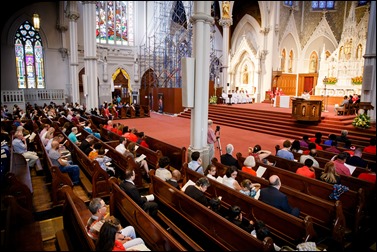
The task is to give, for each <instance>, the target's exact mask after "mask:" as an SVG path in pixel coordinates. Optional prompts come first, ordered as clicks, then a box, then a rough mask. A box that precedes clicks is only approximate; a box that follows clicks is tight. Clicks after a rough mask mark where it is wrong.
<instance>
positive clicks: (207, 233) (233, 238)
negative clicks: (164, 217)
mask: <svg viewBox="0 0 377 252" xmlns="http://www.w3.org/2000/svg"><path fill="white" fill-rule="evenodd" d="M150 177H151V182H152V187H151V193H153V195H154V196H155V198H157V199H158V202H159V203H161V204H163V205H164V206H166V207H168V208H169V209H170V210H172V211H174V212H175V213H176V214H178V215H179V216H180V217H182V218H184V219H185V220H186V221H187V223H189V225H191V226H192V228H195V229H197V230H198V232H200V233H202V234H203V236H204V237H206V239H208V240H209V241H212V242H214V243H216V244H217V245H218V246H219V247H220V248H222V250H252V251H272V250H273V246H272V245H273V241H272V239H271V238H270V237H266V238H265V240H264V241H263V242H262V241H260V240H258V239H256V238H255V237H253V236H252V235H251V234H249V233H248V232H246V231H245V230H243V229H241V228H240V227H238V226H236V225H234V224H233V223H231V222H229V221H228V220H226V219H225V218H223V217H221V216H220V215H217V214H215V213H214V212H213V211H212V210H210V209H208V208H206V207H205V206H203V205H202V204H200V203H198V202H197V201H195V200H193V199H192V198H190V197H189V196H187V195H186V194H184V192H182V191H180V190H177V189H176V188H174V187H173V186H171V185H170V184H168V183H166V182H165V181H162V180H161V179H160V178H158V177H156V176H154V175H153V174H152V173H150ZM204 237H203V238H204Z"/></svg>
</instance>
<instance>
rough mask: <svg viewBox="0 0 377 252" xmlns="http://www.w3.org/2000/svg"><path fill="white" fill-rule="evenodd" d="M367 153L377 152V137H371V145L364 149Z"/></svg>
mask: <svg viewBox="0 0 377 252" xmlns="http://www.w3.org/2000/svg"><path fill="white" fill-rule="evenodd" d="M363 151H364V152H365V153H370V154H376V137H371V138H370V140H369V145H368V146H366V147H365V148H364V150H363Z"/></svg>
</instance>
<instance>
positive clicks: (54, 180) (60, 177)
mask: <svg viewBox="0 0 377 252" xmlns="http://www.w3.org/2000/svg"><path fill="white" fill-rule="evenodd" d="M34 142H35V144H36V147H37V150H38V151H40V152H42V157H40V158H41V159H42V162H43V163H42V164H43V167H45V168H48V169H47V170H48V171H49V172H50V176H51V198H52V205H53V206H56V205H60V204H62V203H63V201H64V198H59V197H58V190H59V188H60V187H62V186H63V185H67V186H70V187H73V183H72V180H71V178H70V177H69V175H68V173H62V172H61V171H60V169H59V167H57V166H56V165H52V162H51V159H50V157H49V156H48V153H47V150H46V148H45V146H44V145H43V144H42V142H41V139H40V137H39V134H36V136H35V138H34ZM45 170H46V169H45Z"/></svg>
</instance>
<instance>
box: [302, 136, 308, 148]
mask: <svg viewBox="0 0 377 252" xmlns="http://www.w3.org/2000/svg"><path fill="white" fill-rule="evenodd" d="M309 142H310V141H309V136H308V135H303V136H302V139H301V140H300V146H301V147H308V145H309Z"/></svg>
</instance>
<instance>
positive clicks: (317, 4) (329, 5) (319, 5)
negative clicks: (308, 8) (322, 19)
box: [312, 1, 335, 11]
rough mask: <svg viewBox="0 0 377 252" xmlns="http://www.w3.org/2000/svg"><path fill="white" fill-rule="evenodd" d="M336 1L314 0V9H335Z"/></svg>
mask: <svg viewBox="0 0 377 252" xmlns="http://www.w3.org/2000/svg"><path fill="white" fill-rule="evenodd" d="M334 9H335V1H312V10H313V11H323V10H334Z"/></svg>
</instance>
